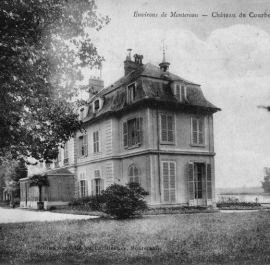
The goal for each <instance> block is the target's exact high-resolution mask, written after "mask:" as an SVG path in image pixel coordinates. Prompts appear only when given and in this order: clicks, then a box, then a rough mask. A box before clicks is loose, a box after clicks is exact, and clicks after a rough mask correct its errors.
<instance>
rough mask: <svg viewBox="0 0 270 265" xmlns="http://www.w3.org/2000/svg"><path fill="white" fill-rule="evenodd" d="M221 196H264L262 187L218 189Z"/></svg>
mask: <svg viewBox="0 0 270 265" xmlns="http://www.w3.org/2000/svg"><path fill="white" fill-rule="evenodd" d="M216 193H220V194H263V193H264V190H263V188H262V187H241V188H216Z"/></svg>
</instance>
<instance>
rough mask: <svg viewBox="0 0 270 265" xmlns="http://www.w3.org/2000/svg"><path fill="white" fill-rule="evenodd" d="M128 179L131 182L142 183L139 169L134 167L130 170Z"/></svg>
mask: <svg viewBox="0 0 270 265" xmlns="http://www.w3.org/2000/svg"><path fill="white" fill-rule="evenodd" d="M128 178H129V182H138V183H141V178H140V171H139V169H138V168H137V167H136V166H134V165H132V166H131V167H130V168H129V171H128Z"/></svg>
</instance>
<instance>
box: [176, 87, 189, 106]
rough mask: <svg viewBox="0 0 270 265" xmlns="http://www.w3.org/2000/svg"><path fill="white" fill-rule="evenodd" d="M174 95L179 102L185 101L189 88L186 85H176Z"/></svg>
mask: <svg viewBox="0 0 270 265" xmlns="http://www.w3.org/2000/svg"><path fill="white" fill-rule="evenodd" d="M174 95H175V97H176V98H177V99H178V100H179V101H181V102H182V101H185V100H186V97H187V88H186V86H184V85H180V84H175V86H174Z"/></svg>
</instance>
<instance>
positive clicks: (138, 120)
mask: <svg viewBox="0 0 270 265" xmlns="http://www.w3.org/2000/svg"><path fill="white" fill-rule="evenodd" d="M136 138H137V144H141V143H142V118H136Z"/></svg>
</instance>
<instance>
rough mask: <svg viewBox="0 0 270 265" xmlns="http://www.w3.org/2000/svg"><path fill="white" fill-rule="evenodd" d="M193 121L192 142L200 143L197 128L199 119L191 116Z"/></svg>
mask: <svg viewBox="0 0 270 265" xmlns="http://www.w3.org/2000/svg"><path fill="white" fill-rule="evenodd" d="M191 122H192V143H193V144H197V143H198V129H197V119H195V118H191Z"/></svg>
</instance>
